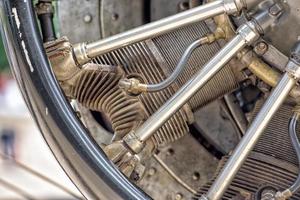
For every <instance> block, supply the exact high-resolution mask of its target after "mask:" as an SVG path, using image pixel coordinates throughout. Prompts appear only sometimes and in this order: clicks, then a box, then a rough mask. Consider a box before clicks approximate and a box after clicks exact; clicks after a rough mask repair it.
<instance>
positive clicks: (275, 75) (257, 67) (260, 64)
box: [240, 50, 300, 99]
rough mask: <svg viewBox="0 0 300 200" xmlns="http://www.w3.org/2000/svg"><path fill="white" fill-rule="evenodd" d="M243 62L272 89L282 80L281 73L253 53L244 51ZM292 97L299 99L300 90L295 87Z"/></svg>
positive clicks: (241, 57)
mask: <svg viewBox="0 0 300 200" xmlns="http://www.w3.org/2000/svg"><path fill="white" fill-rule="evenodd" d="M240 59H241V61H242V62H243V63H244V64H245V65H246V66H247V68H248V69H249V70H250V71H251V72H252V73H253V74H254V75H256V76H257V77H258V78H259V79H260V80H262V81H263V82H265V83H266V84H268V85H269V86H271V87H276V85H277V83H278V82H279V80H280V78H281V73H279V72H278V71H276V70H275V69H273V68H272V67H270V66H269V65H268V64H267V63H265V62H264V61H262V60H261V59H260V58H258V57H257V56H256V55H255V53H254V52H253V51H248V50H244V51H242V52H241V55H240ZM290 96H291V97H293V98H296V99H298V98H299V97H300V88H299V86H295V87H294V88H293V89H292V91H291V92H290Z"/></svg>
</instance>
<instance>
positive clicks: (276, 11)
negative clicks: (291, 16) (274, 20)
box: [269, 4, 282, 16]
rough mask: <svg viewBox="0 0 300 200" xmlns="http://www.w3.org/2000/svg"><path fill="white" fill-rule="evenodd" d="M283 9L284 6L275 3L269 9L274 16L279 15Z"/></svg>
mask: <svg viewBox="0 0 300 200" xmlns="http://www.w3.org/2000/svg"><path fill="white" fill-rule="evenodd" d="M281 11H282V7H281V6H280V5H279V4H275V5H274V6H272V7H271V8H270V9H269V12H270V14H271V15H273V16H277V15H279V14H280V13H281Z"/></svg>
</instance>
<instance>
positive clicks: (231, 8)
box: [223, 0, 244, 14]
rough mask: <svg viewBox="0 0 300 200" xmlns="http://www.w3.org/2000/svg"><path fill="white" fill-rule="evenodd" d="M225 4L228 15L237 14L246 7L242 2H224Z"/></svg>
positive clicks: (230, 0) (233, 0)
mask: <svg viewBox="0 0 300 200" xmlns="http://www.w3.org/2000/svg"><path fill="white" fill-rule="evenodd" d="M223 3H224V10H225V13H226V14H236V13H238V12H240V11H241V10H242V9H243V7H244V5H243V3H242V1H241V0H223Z"/></svg>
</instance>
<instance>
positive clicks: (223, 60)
mask: <svg viewBox="0 0 300 200" xmlns="http://www.w3.org/2000/svg"><path fill="white" fill-rule="evenodd" d="M253 29H254V27H253V24H251V23H248V24H245V25H243V26H242V27H241V28H239V30H238V31H239V34H238V35H237V36H235V37H234V38H233V39H232V40H231V41H230V42H229V43H228V44H227V45H225V46H224V47H223V48H222V50H221V51H220V52H218V53H217V54H216V55H215V56H214V57H213V58H212V59H211V60H210V61H209V62H208V63H207V64H206V65H205V66H204V67H203V69H202V70H200V71H199V72H198V73H197V74H196V75H195V76H194V77H193V78H192V79H191V80H190V81H188V82H187V83H186V84H185V85H184V86H183V87H182V88H181V89H180V90H178V91H177V92H176V93H175V95H174V96H173V97H171V98H170V99H169V100H168V101H167V102H166V103H165V104H164V105H163V106H162V107H161V108H160V109H158V110H157V111H156V112H155V113H154V114H153V115H152V116H151V117H150V118H149V119H148V120H147V121H146V122H145V123H144V124H142V125H141V126H140V127H139V128H138V129H137V130H136V132H135V135H136V136H137V138H139V140H140V141H142V142H143V141H146V140H147V139H148V138H149V137H151V135H152V134H153V133H154V132H155V131H157V130H158V129H159V128H160V127H161V126H162V125H163V124H164V123H165V122H166V121H167V120H168V119H169V118H170V117H171V116H172V115H173V114H174V113H175V112H176V111H178V110H179V109H180V108H181V107H182V106H183V105H184V104H185V103H186V102H187V101H188V100H189V99H190V98H191V97H192V96H193V95H194V94H195V93H196V92H197V91H198V90H199V89H200V88H201V87H203V85H204V84H205V83H206V82H207V81H208V80H209V79H211V78H212V77H213V76H214V75H215V74H216V73H217V72H218V71H219V70H220V69H221V68H222V67H223V66H224V65H225V64H227V63H228V62H229V61H230V59H231V58H233V57H234V56H235V55H236V53H237V52H239V51H240V50H241V49H243V48H244V47H245V46H246V45H247V44H250V43H252V42H253V41H255V40H256V39H257V38H258V36H259V34H258V33H257V32H256V31H255V30H253Z"/></svg>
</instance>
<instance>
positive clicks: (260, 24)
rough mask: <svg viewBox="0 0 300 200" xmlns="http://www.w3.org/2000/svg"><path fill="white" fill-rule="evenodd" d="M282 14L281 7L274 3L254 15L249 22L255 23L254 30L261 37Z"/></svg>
mask: <svg viewBox="0 0 300 200" xmlns="http://www.w3.org/2000/svg"><path fill="white" fill-rule="evenodd" d="M283 12H284V7H283V5H282V4H281V3H275V4H273V5H272V6H270V7H269V8H268V9H265V10H263V11H261V12H259V13H258V14H256V15H255V16H254V17H253V19H252V20H251V21H252V22H253V23H255V27H256V30H257V31H258V32H259V33H260V34H262V35H263V34H265V32H266V31H267V30H268V29H269V28H270V27H272V25H274V23H275V22H276V21H277V20H278V19H279V18H280V17H281V16H282V14H283Z"/></svg>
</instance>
